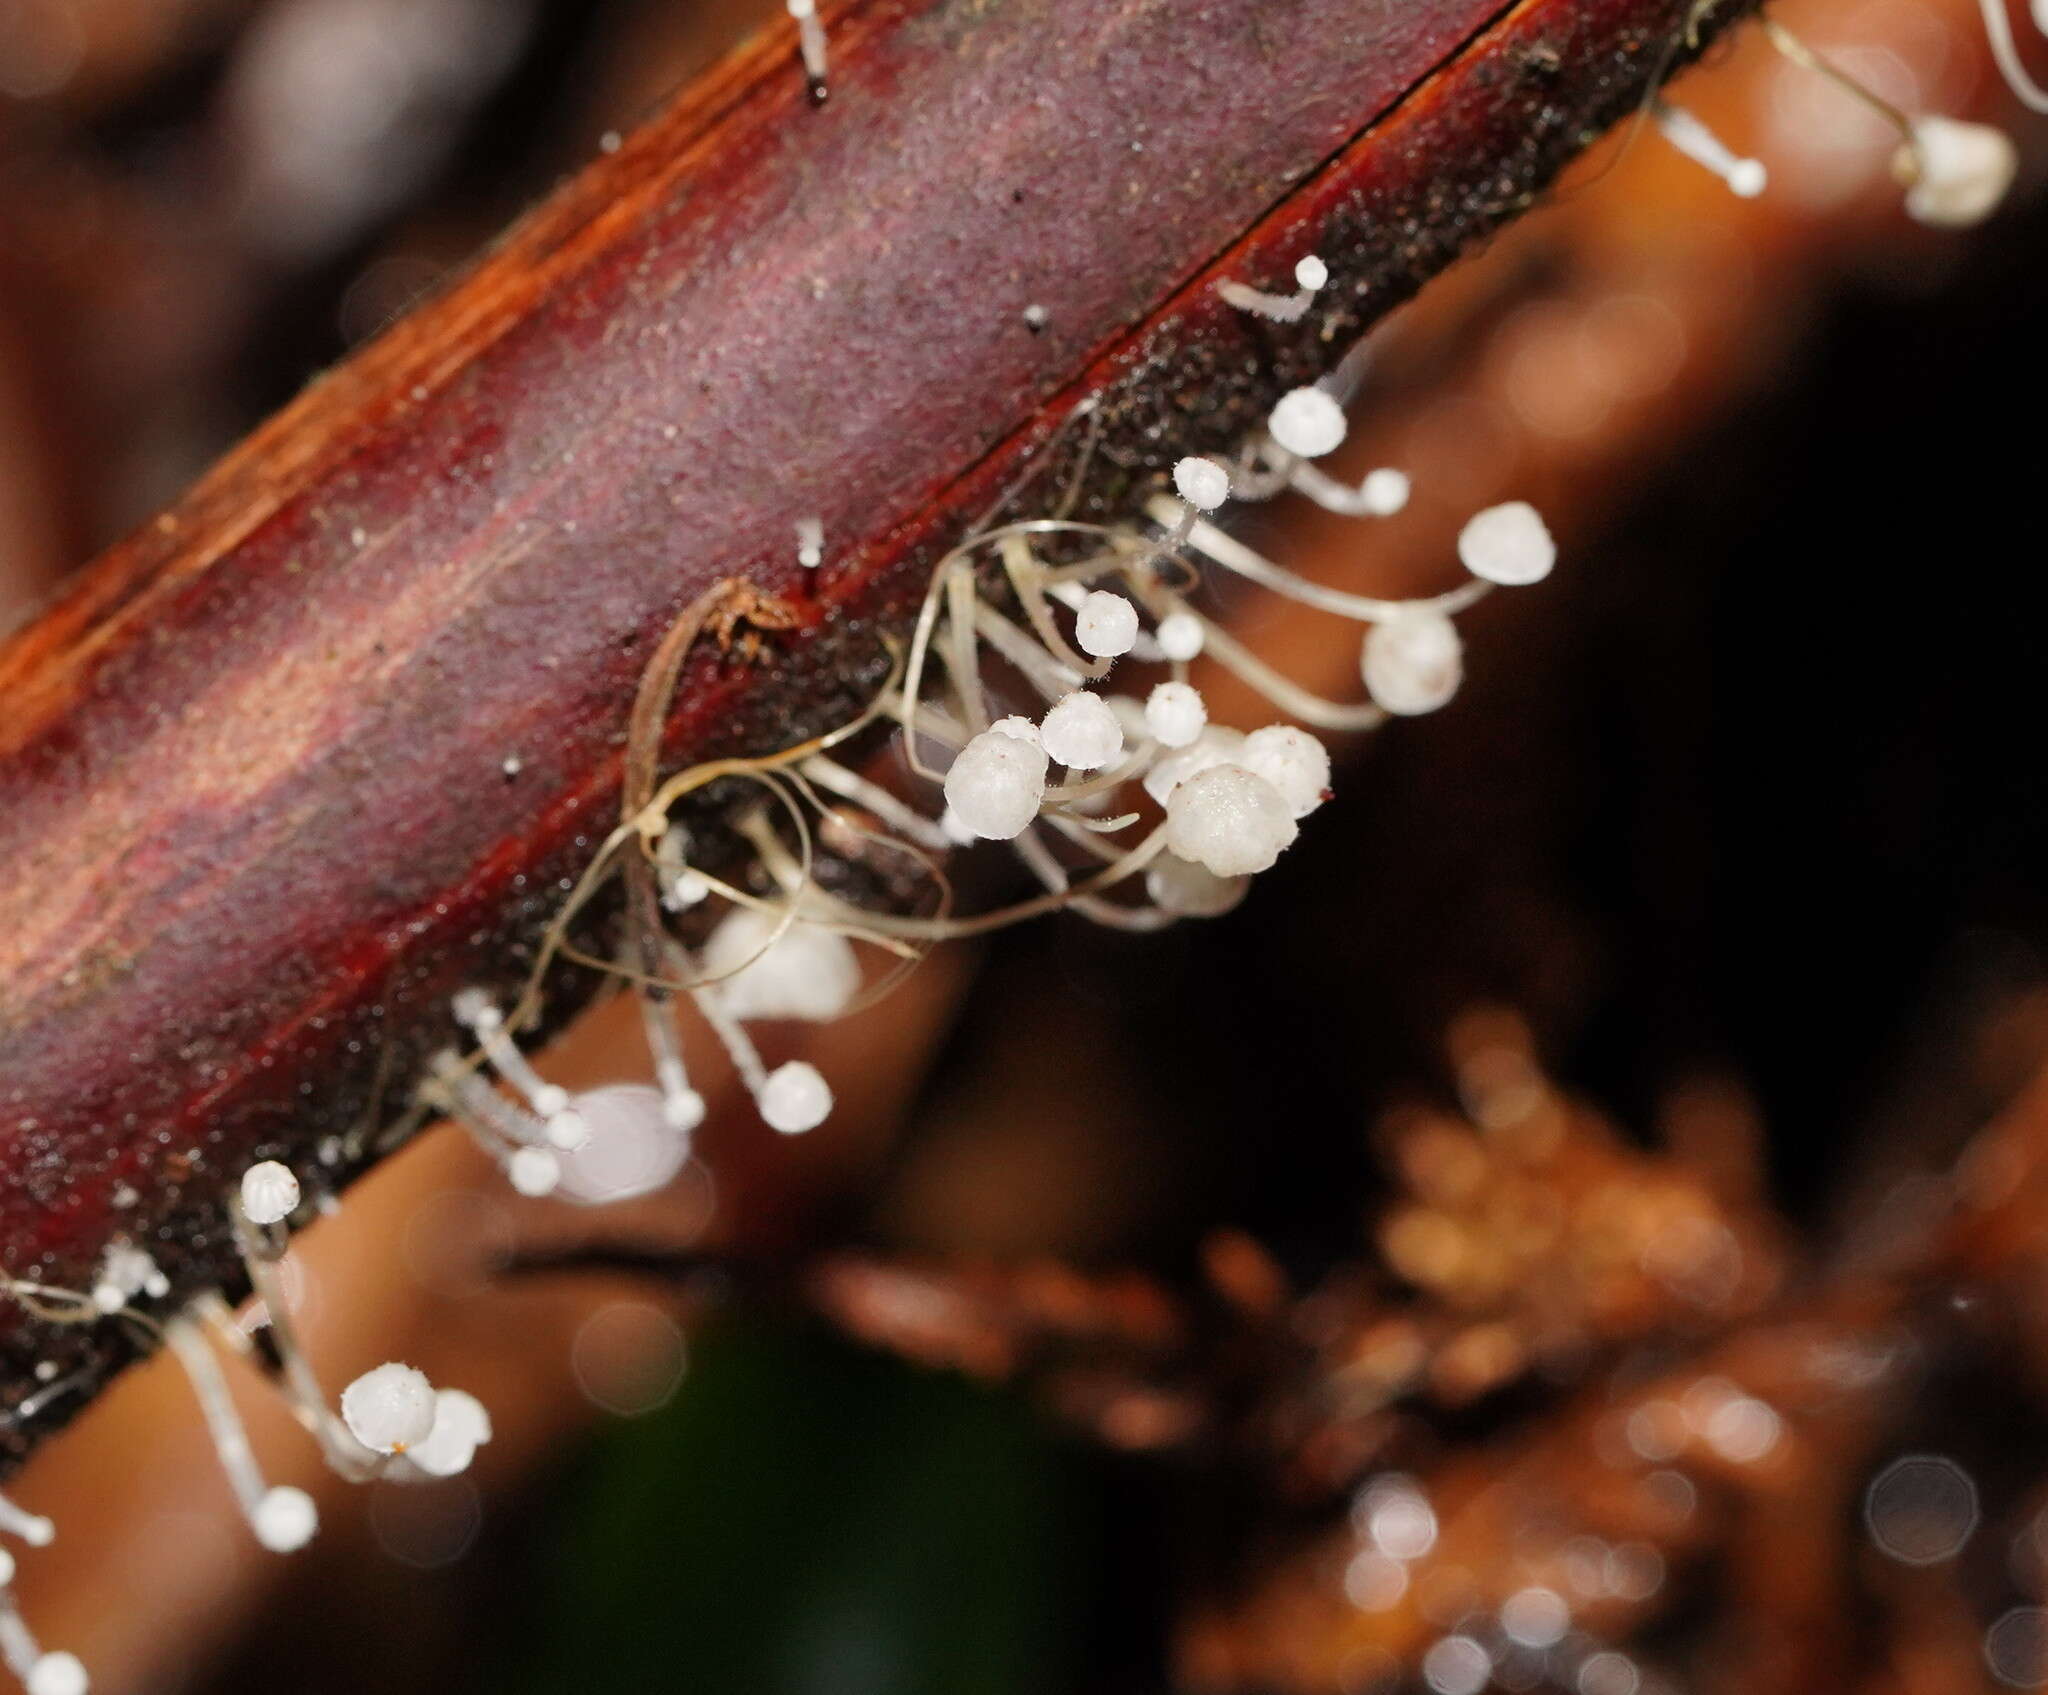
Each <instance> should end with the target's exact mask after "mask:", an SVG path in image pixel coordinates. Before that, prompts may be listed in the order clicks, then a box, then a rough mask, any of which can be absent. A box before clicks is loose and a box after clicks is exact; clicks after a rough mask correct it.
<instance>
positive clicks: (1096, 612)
mask: <svg viewBox="0 0 2048 1695" xmlns="http://www.w3.org/2000/svg"><path fill="white" fill-rule="evenodd" d="M1074 640H1075V641H1076V642H1077V643H1079V644H1080V648H1081V651H1082V652H1083V653H1085V654H1087V655H1089V656H1090V657H1091V658H1094V659H1115V658H1116V657H1118V656H1119V655H1120V654H1125V653H1129V652H1130V651H1131V648H1132V647H1133V646H1134V645H1135V644H1136V642H1137V640H1138V609H1137V608H1136V607H1135V606H1133V605H1132V604H1131V603H1130V602H1129V601H1128V600H1126V599H1125V598H1124V597H1123V596H1122V595H1120V594H1111V593H1110V592H1109V590H1107V589H1090V590H1089V591H1088V593H1087V594H1086V595H1085V596H1083V597H1082V600H1081V605H1080V609H1079V610H1078V611H1077V612H1075V614H1074Z"/></svg>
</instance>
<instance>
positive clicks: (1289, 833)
mask: <svg viewBox="0 0 2048 1695" xmlns="http://www.w3.org/2000/svg"><path fill="white" fill-rule="evenodd" d="M1298 833H1299V832H1298V831H1297V829H1296V827H1295V823H1294V819H1293V816H1292V815H1291V814H1290V813H1289V811H1288V807H1287V802H1286V801H1284V800H1282V799H1281V798H1280V791H1279V790H1277V789H1276V788H1274V787H1273V785H1272V784H1271V783H1269V782H1267V781H1266V779H1265V778H1263V777H1260V776H1256V775H1254V774H1253V773H1252V772H1250V771H1247V770H1246V769H1245V768H1244V767H1243V766H1242V765H1212V766H1211V767H1210V768H1209V769H1208V770H1206V771H1198V772H1196V773H1195V775H1194V776H1192V777H1190V778H1189V779H1188V780H1187V781H1186V782H1184V783H1182V784H1181V785H1180V787H1179V788H1177V789H1175V790H1174V791H1173V796H1172V798H1171V799H1170V800H1168V801H1167V803H1166V845H1167V847H1168V848H1169V849H1171V850H1172V851H1173V852H1174V853H1177V854H1179V855H1180V857H1181V858H1183V859H1192V860H1194V861H1195V862H1196V863H1197V864H1198V865H1201V866H1203V867H1205V868H1206V869H1208V870H1209V871H1211V872H1213V873H1214V874H1215V875H1216V876H1218V877H1243V876H1248V875H1250V874H1252V873H1253V872H1258V871H1264V870H1265V869H1266V868H1267V867H1268V866H1270V865H1271V864H1272V863H1273V862H1274V861H1275V860H1276V859H1278V858H1279V857H1280V855H1281V853H1282V852H1283V851H1284V850H1285V849H1286V848H1287V847H1288V846H1289V845H1290V844H1291V843H1292V842H1293V840H1294V838H1295V836H1296V835H1297V834H1298Z"/></svg>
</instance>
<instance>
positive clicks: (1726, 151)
mask: <svg viewBox="0 0 2048 1695" xmlns="http://www.w3.org/2000/svg"><path fill="white" fill-rule="evenodd" d="M1650 120H1651V122H1653V123H1654V124H1655V125H1656V126H1657V129H1658V132H1659V133H1660V134H1661V135H1662V136H1663V137H1664V139H1665V140H1666V141H1668V142H1670V143H1671V145H1672V146H1673V147H1674V148H1676V149H1677V150H1678V151H1679V152H1680V153H1683V154H1684V155H1685V156H1686V157H1687V158H1688V159H1690V160H1691V161H1692V162H1693V163H1694V164H1696V165H1700V166H1703V167H1705V168H1706V169H1707V170H1709V171H1711V172H1713V174H1714V175H1715V176H1717V177H1719V178H1720V179H1721V180H1722V181H1723V182H1724V183H1726V184H1727V185H1728V192H1729V193H1730V194H1733V195H1734V196H1735V197H1736V198H1737V199H1739V200H1754V199H1755V198H1756V197H1757V196H1758V195H1759V194H1761V193H1763V191H1764V189H1765V187H1766V186H1767V185H1768V184H1769V182H1770V173H1769V172H1768V171H1766V170H1765V169H1764V162H1763V161H1762V160H1761V159H1745V158H1742V157H1740V156H1739V155H1738V154H1736V153H1735V152H1734V150H1733V149H1731V148H1730V147H1729V146H1728V144H1727V143H1726V142H1724V141H1723V140H1722V139H1721V138H1720V137H1719V136H1718V135H1716V134H1715V133H1714V132H1713V131H1712V130H1710V129H1709V128H1707V126H1706V125H1705V124H1704V123H1702V122H1701V121H1700V120H1699V119H1698V118H1697V117H1695V116H1694V115H1693V114H1692V113H1691V112H1688V111H1687V110H1686V109H1685V108H1684V107H1683V106H1674V105H1672V104H1671V102H1670V101H1668V100H1665V99H1662V98H1659V99H1657V100H1653V101H1652V102H1651V103H1650Z"/></svg>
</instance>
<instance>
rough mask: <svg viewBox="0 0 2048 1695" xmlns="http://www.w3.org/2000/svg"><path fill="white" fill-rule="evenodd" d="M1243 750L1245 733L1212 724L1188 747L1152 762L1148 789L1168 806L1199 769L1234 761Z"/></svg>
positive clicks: (1146, 780) (1152, 795) (1148, 772)
mask: <svg viewBox="0 0 2048 1695" xmlns="http://www.w3.org/2000/svg"><path fill="white" fill-rule="evenodd" d="M1243 751H1244V737H1243V735H1242V734H1241V733H1239V732H1238V731H1236V730H1233V729H1230V728H1228V727H1227V726H1225V725H1222V724H1211V725H1210V726H1209V727H1208V728H1207V729H1206V730H1204V731H1203V732H1202V733H1201V734H1200V735H1199V736H1197V737H1196V738H1195V739H1194V740H1193V741H1192V742H1190V743H1189V744H1188V745H1187V746H1186V747H1183V748H1176V749H1175V750H1174V751H1173V752H1172V753H1169V754H1167V755H1166V756H1165V757H1164V758H1161V759H1155V760H1153V761H1152V769H1151V770H1149V771H1147V772H1146V773H1145V792H1146V793H1147V794H1148V795H1150V796H1151V797H1152V798H1153V799H1154V800H1156V801H1157V802H1158V803H1159V804H1160V805H1161V806H1164V805H1165V804H1166V802H1167V800H1168V798H1169V797H1170V796H1171V795H1172V793H1173V791H1174V790H1175V789H1176V788H1178V787H1179V786H1180V785H1181V784H1182V783H1185V782H1186V781H1187V780H1188V779H1189V778H1190V777H1192V776H1193V775H1194V774H1195V773H1196V772H1197V771H1206V770H1208V769H1209V767H1210V766H1212V765H1230V764H1234V763H1236V761H1237V760H1238V759H1239V758H1240V756H1241V755H1242V754H1243Z"/></svg>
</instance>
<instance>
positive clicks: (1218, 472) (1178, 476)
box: [1173, 455, 1230, 512]
mask: <svg viewBox="0 0 2048 1695" xmlns="http://www.w3.org/2000/svg"><path fill="white" fill-rule="evenodd" d="M1173 487H1174V492H1175V493H1176V494H1178V495H1179V496H1180V497H1181V499H1183V500H1185V501H1186V502H1187V503H1188V504H1189V505H1190V506H1192V507H1194V508H1195V509H1196V510H1197V511H1198V512H1214V511H1215V510H1216V508H1217V507H1219V506H1221V505H1222V504H1223V503H1224V502H1225V501H1226V500H1228V499H1229V498H1230V473H1229V472H1228V471H1226V470H1225V469H1224V468H1223V467H1222V466H1221V465H1219V464H1217V463H1216V461H1215V460H1213V459H1203V458H1201V457H1199V456H1196V455H1190V456H1189V457H1188V458H1186V459H1182V460H1180V461H1178V462H1177V463H1176V464H1175V465H1174V467H1173Z"/></svg>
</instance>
